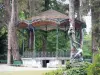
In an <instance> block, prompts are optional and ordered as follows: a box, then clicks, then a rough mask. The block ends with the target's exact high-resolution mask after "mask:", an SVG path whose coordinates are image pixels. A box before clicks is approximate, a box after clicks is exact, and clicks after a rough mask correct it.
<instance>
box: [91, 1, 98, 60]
mask: <svg viewBox="0 0 100 75" xmlns="http://www.w3.org/2000/svg"><path fill="white" fill-rule="evenodd" d="M99 7H100V1H99V0H95V1H94V0H91V11H92V52H93V57H94V55H95V54H97V53H98V49H99V48H100V39H99V38H100V25H99V24H100V15H99V13H100V8H99ZM93 60H94V59H93Z"/></svg>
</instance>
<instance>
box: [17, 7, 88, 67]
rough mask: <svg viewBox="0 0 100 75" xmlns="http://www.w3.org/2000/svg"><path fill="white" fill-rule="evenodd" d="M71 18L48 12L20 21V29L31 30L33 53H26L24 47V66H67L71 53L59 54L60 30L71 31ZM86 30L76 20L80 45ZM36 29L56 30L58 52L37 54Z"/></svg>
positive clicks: (84, 26)
mask: <svg viewBox="0 0 100 75" xmlns="http://www.w3.org/2000/svg"><path fill="white" fill-rule="evenodd" d="M69 20H70V19H69V17H68V16H67V15H65V14H62V13H60V12H58V11H55V10H52V9H50V10H47V11H45V12H42V13H40V14H39V15H37V16H34V17H32V18H30V19H28V20H24V21H20V22H19V24H18V29H28V30H29V49H31V50H33V51H31V52H29V51H25V50H24V46H23V54H22V57H21V59H22V62H23V66H31V67H59V66H61V65H64V64H65V61H66V60H68V59H69V56H70V53H69V52H66V51H60V52H59V50H58V49H59V46H58V43H59V30H63V31H67V30H68V29H69ZM83 28H86V25H85V23H83V22H81V21H79V20H77V19H75V32H78V33H79V35H78V37H79V41H78V42H79V43H81V42H82V39H83V32H82V29H83ZM36 29H39V30H43V31H51V30H56V50H55V52H48V51H41V52H37V50H36V47H35V42H36V41H37V40H36V39H35V37H36V35H38V34H36V33H35V31H36Z"/></svg>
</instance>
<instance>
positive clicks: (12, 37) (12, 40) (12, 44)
mask: <svg viewBox="0 0 100 75" xmlns="http://www.w3.org/2000/svg"><path fill="white" fill-rule="evenodd" d="M11 7H12V9H11V19H10V22H9V26H8V56H7V57H8V61H7V63H8V64H9V65H10V64H11V54H12V56H13V60H20V55H19V49H18V43H17V34H16V27H15V25H16V22H17V16H18V15H17V2H16V0H12V6H11Z"/></svg>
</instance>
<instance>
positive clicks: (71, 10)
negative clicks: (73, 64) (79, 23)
mask: <svg viewBox="0 0 100 75" xmlns="http://www.w3.org/2000/svg"><path fill="white" fill-rule="evenodd" d="M69 19H70V29H69V35H70V34H71V35H70V36H71V37H72V38H73V40H75V22H74V20H75V9H74V0H69ZM71 29H72V30H73V31H71V32H70V30H71ZM71 37H70V40H71V56H70V57H71V61H72V60H73V56H74V55H75V51H76V50H75V47H74V46H73V41H72V38H71Z"/></svg>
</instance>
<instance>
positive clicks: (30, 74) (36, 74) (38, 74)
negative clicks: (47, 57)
mask: <svg viewBox="0 0 100 75" xmlns="http://www.w3.org/2000/svg"><path fill="white" fill-rule="evenodd" d="M46 72H49V71H45V70H42V71H39V70H38V71H37V70H36V71H13V72H0V75H43V74H44V73H46Z"/></svg>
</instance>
